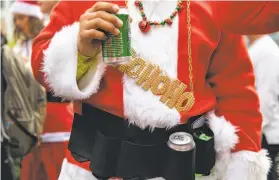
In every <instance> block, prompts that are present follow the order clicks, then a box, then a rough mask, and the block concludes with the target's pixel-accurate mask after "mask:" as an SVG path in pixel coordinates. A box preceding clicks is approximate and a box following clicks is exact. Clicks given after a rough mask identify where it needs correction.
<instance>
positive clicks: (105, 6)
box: [87, 2, 119, 14]
mask: <svg viewBox="0 0 279 180" xmlns="http://www.w3.org/2000/svg"><path fill="white" fill-rule="evenodd" d="M96 11H106V12H109V13H114V14H116V13H117V12H118V11H119V7H118V6H117V5H115V4H112V3H108V2H97V3H96V4H94V5H93V6H92V7H91V8H90V9H88V10H87V12H96Z"/></svg>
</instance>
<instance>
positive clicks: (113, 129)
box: [82, 104, 206, 144]
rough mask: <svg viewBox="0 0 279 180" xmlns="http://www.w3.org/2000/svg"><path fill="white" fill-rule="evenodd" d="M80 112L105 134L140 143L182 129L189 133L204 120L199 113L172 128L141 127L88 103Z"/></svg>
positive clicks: (161, 140) (164, 138)
mask: <svg viewBox="0 0 279 180" xmlns="http://www.w3.org/2000/svg"><path fill="white" fill-rule="evenodd" d="M82 114H83V117H85V118H88V119H91V121H90V123H92V124H91V125H89V124H88V126H92V127H93V126H94V127H96V128H97V129H98V130H99V131H101V133H103V134H104V135H106V136H109V137H115V138H121V139H133V141H144V142H142V143H147V144H149V143H151V144H153V143H156V142H163V141H165V140H166V139H168V137H169V135H170V134H172V133H174V132H179V131H183V132H188V133H191V132H192V131H193V130H194V129H198V128H201V127H202V126H203V125H204V124H205V121H206V119H205V116H204V114H201V115H197V116H194V117H191V118H189V119H187V121H185V122H186V123H185V124H179V125H177V126H175V127H173V128H169V129H166V128H154V129H150V128H145V129H142V128H140V127H138V126H136V125H134V124H131V123H129V120H127V119H124V118H123V117H119V116H116V115H113V114H110V113H108V112H105V111H103V110H101V109H99V108H96V107H94V106H91V105H88V104H83V105H82ZM88 122H89V121H88Z"/></svg>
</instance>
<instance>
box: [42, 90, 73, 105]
mask: <svg viewBox="0 0 279 180" xmlns="http://www.w3.org/2000/svg"><path fill="white" fill-rule="evenodd" d="M47 102H55V103H69V102H70V101H67V100H64V99H62V98H61V97H55V96H53V95H52V94H51V93H50V92H47Z"/></svg>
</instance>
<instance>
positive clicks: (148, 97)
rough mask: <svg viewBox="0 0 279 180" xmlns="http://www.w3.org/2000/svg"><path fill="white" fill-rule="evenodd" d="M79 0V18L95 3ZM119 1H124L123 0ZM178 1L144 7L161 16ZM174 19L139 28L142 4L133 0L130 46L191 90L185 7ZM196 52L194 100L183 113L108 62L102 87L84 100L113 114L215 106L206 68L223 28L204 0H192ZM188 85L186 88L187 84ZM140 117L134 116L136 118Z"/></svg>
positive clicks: (163, 114)
mask: <svg viewBox="0 0 279 180" xmlns="http://www.w3.org/2000/svg"><path fill="white" fill-rule="evenodd" d="M79 3H80V2H78V3H77V4H76V6H77V8H76V9H75V11H74V19H75V21H78V20H79V16H80V15H81V14H83V13H84V11H85V10H86V9H88V8H90V7H91V6H92V5H93V2H82V4H81V3H80V4H79ZM120 5H125V3H124V2H123V3H122V4H120ZM176 5H177V2H176V1H166V2H157V1H156V2H154V1H144V2H143V6H144V12H145V14H146V17H147V18H148V20H153V21H162V20H164V19H165V18H166V17H168V16H169V15H170V14H171V13H172V12H173V11H174V9H175V7H176ZM184 6H185V9H184V10H183V11H181V12H180V13H179V14H178V15H177V17H175V18H174V19H173V24H172V26H171V27H170V26H167V25H166V26H159V27H151V30H150V32H148V33H146V34H144V33H142V32H141V31H140V29H139V27H138V23H139V22H140V21H141V20H142V18H141V14H140V11H139V9H138V8H137V7H136V6H135V5H134V3H133V1H129V5H128V11H129V14H130V16H131V17H132V19H133V21H132V23H131V43H132V47H133V48H134V49H135V50H136V52H137V53H138V54H139V55H140V57H141V58H143V59H145V60H146V61H149V62H152V63H154V64H156V65H158V66H159V67H160V68H161V69H162V70H163V71H165V72H166V74H167V75H168V76H169V77H171V78H173V79H175V78H178V79H179V80H180V81H181V82H183V83H185V84H186V85H187V86H188V87H187V88H188V90H189V81H190V80H189V62H188V53H187V52H188V44H187V42H188V38H187V37H188V31H187V10H186V7H187V5H186V2H185V3H184ZM191 8H192V10H191V26H192V40H191V45H192V58H193V82H194V94H195V104H194V105H193V107H192V108H191V109H190V111H188V112H182V113H179V112H178V111H176V110H175V109H170V108H168V106H166V104H163V103H162V102H160V96H157V95H154V94H153V93H152V92H150V91H144V90H143V89H142V88H141V87H140V86H138V85H136V83H135V79H132V78H129V77H128V76H127V75H123V73H121V72H120V71H119V70H117V69H116V68H113V67H108V68H107V70H106V72H105V74H104V77H103V79H102V81H101V84H100V88H99V92H98V93H97V94H94V95H93V96H91V98H90V99H88V100H86V102H88V103H90V104H92V105H94V106H96V107H98V108H100V109H102V110H105V111H107V112H110V113H112V114H115V115H118V116H122V117H124V116H125V117H127V116H128V118H130V119H131V118H135V119H137V118H146V119H147V118H150V117H152V118H154V120H155V121H160V119H169V117H171V118H172V119H175V120H176V121H180V120H182V121H183V120H185V119H187V118H188V117H191V116H194V115H197V114H201V113H204V112H206V111H208V110H212V109H213V108H214V106H215V103H216V97H215V95H214V93H213V92H212V90H211V88H210V86H209V84H208V83H207V82H206V78H205V77H206V73H207V69H208V66H209V63H210V59H211V56H212V54H213V51H214V50H215V48H216V47H217V45H218V41H219V38H220V33H221V32H220V31H219V30H217V28H216V27H215V25H214V22H213V15H212V12H211V9H210V6H207V4H206V3H205V2H191ZM186 91H187V89H186ZM135 121H136V120H135Z"/></svg>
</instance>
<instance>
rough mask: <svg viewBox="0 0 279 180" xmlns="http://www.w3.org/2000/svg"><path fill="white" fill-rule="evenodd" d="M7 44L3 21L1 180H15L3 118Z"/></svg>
mask: <svg viewBox="0 0 279 180" xmlns="http://www.w3.org/2000/svg"><path fill="white" fill-rule="evenodd" d="M6 44H7V39H6V31H5V23H4V21H3V20H2V19H1V179H4V178H5V179H6V180H15V170H14V162H13V159H12V157H11V152H10V138H9V136H8V135H7V129H6V128H5V127H6V122H5V121H4V118H3V112H4V105H5V104H4V92H5V90H6V88H7V82H6V80H5V78H4V75H3V47H4V45H6Z"/></svg>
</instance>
